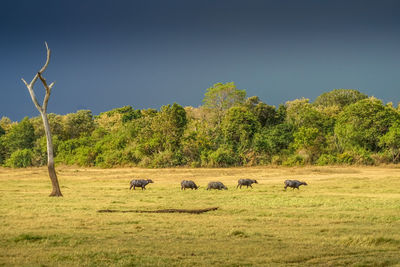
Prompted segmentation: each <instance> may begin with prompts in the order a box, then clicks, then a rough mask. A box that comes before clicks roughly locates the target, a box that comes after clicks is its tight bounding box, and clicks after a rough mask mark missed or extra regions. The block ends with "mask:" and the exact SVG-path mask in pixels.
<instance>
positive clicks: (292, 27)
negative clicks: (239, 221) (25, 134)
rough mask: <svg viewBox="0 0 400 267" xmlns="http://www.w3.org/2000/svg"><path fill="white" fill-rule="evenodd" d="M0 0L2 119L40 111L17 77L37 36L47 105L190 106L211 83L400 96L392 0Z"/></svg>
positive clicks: (270, 92) (312, 94)
mask: <svg viewBox="0 0 400 267" xmlns="http://www.w3.org/2000/svg"><path fill="white" fill-rule="evenodd" d="M1 3H2V5H1V8H0V38H1V39H0V70H1V72H0V117H2V116H7V117H9V118H10V119H11V120H13V121H19V120H21V119H22V118H23V117H25V116H29V117H33V116H38V115H39V113H38V111H37V110H36V108H35V107H34V105H33V103H32V101H31V99H30V96H29V93H28V90H27V89H26V87H25V85H24V84H23V83H22V81H21V78H24V79H25V80H27V81H28V82H30V81H31V79H32V78H33V76H34V75H35V73H36V72H37V71H38V70H39V69H40V68H41V66H42V65H43V64H44V62H45V59H46V48H45V45H44V42H45V41H47V43H48V45H49V47H50V49H51V50H52V58H51V60H50V64H49V66H48V68H47V70H46V72H45V73H44V75H43V76H44V77H45V78H46V79H47V81H48V82H49V83H50V82H52V81H55V85H54V87H53V90H52V95H51V97H50V100H49V105H48V113H57V114H67V113H72V112H76V111H77V110H79V109H90V110H91V111H92V112H93V114H95V115H97V114H99V113H101V112H104V111H108V110H111V109H113V108H118V107H122V106H126V105H130V106H132V107H134V108H135V109H147V108H155V109H159V108H160V107H161V106H162V105H167V104H172V103H174V102H176V103H178V104H180V105H182V106H194V107H197V106H200V105H202V100H203V98H204V94H205V92H206V90H207V88H209V87H212V86H213V84H215V83H218V82H222V83H226V82H235V84H236V86H237V88H238V89H245V90H246V92H247V96H249V97H250V96H254V95H256V96H259V97H260V99H261V100H262V101H263V102H265V103H267V104H269V105H275V106H277V105H279V104H281V103H285V102H286V101H289V100H294V99H297V98H301V97H305V98H309V99H310V101H313V100H314V99H315V98H316V97H317V96H319V95H320V94H322V93H324V92H328V91H331V90H333V89H339V88H345V89H357V90H359V91H361V92H363V93H365V94H368V95H370V96H375V97H377V98H379V99H382V100H383V101H385V102H393V103H394V104H396V105H397V103H398V102H399V101H400V1H398V0H379V1H378V0H374V1H369V0H302V1H299V0H273V1H272V0H242V1H238V0H168V1H166V0H130V1H128V0H114V1H111V0H108V1H106V0H80V1H77V0H69V1H60V0H35V1H32V0H4V1H2V2H1ZM35 92H36V94H37V95H38V98H39V101H40V102H42V98H43V95H44V89H43V86H42V85H41V84H40V83H39V82H37V83H36V85H35Z"/></svg>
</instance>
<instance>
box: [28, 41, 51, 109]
mask: <svg viewBox="0 0 400 267" xmlns="http://www.w3.org/2000/svg"><path fill="white" fill-rule="evenodd" d="M44 43H45V45H46V50H47V57H46V63H44V65H43V67H42V68H41V69H40V70H39V71H38V73H36V75H35V77H33V79H32V81H31V82H30V83H29V84H28V83H27V82H26V81H25V79H24V78H21V80H22V81H23V82H24V84H25V85H26V87H27V88H28V91H29V94H30V95H31V98H32V102H33V103H34V104H35V106H36V108H37V109H38V110H39V111H40V112H41V113H42V112H46V110H47V102H48V101H49V97H50V92H51V88H52V87H53V85H54V82H53V83H51V84H50V85H47V82H46V80H45V79H44V78H43V76H42V73H43V72H44V71H45V70H46V68H47V66H48V65H49V62H50V55H51V50H50V49H49V46H48V45H47V42H44ZM38 78H40V80H41V81H42V83H43V86H44V88H45V89H46V95H45V97H44V100H43V106H41V105H40V104H39V102H38V101H37V98H36V95H35V92H34V91H33V86H34V85H35V82H36V81H37V79H38Z"/></svg>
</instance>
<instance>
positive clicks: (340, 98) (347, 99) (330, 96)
mask: <svg viewBox="0 0 400 267" xmlns="http://www.w3.org/2000/svg"><path fill="white" fill-rule="evenodd" d="M365 98H368V96H367V95H366V94H363V93H361V92H359V91H357V90H354V89H334V90H332V91H330V92H326V93H323V94H321V95H320V96H318V97H317V98H316V99H315V101H314V105H317V106H324V107H329V106H339V107H340V108H341V109H343V108H344V107H345V106H348V105H350V104H353V103H356V102H357V101H359V100H362V99H365Z"/></svg>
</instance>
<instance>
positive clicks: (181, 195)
mask: <svg viewBox="0 0 400 267" xmlns="http://www.w3.org/2000/svg"><path fill="white" fill-rule="evenodd" d="M57 172H58V176H59V180H60V184H61V190H62V193H63V194H64V197H62V198H51V197H48V194H49V193H50V191H51V188H50V186H51V185H50V180H49V178H48V175H47V171H46V169H45V168H28V169H4V168H0V266H2V265H4V266H57V265H58V266H66V265H68V266H110V265H111V266H213V265H214V266H299V265H317V266H318V265H319V266H392V265H400V252H399V251H400V169H397V168H393V167H391V168H390V167H387V168H378V167H364V168H356V167H351V168H339V167H312V168H311V167H306V168H262V167H257V168H229V169H187V168H176V169H139V168H125V169H105V170H103V169H95V168H86V169H84V168H72V167H58V168H57ZM134 178H150V179H152V180H153V181H154V182H155V183H154V184H149V185H148V186H147V188H148V189H147V190H145V191H142V190H135V191H133V190H131V191H129V181H130V180H131V179H134ZM239 178H251V179H257V180H258V182H259V184H255V185H253V187H254V189H246V188H243V189H241V190H240V189H236V184H237V180H238V179H239ZM288 178H293V179H299V180H305V181H307V183H308V184H309V185H308V186H302V187H301V188H300V190H294V191H293V190H291V189H288V190H287V191H286V192H285V191H283V181H284V180H285V179H288ZM183 179H191V180H194V181H196V183H197V184H200V185H201V187H200V189H199V190H193V191H192V190H186V191H181V190H180V185H179V184H180V181H181V180H183ZM217 180H219V181H222V182H223V183H224V184H225V185H227V186H228V188H229V190H227V191H225V190H223V191H207V190H205V188H206V185H207V182H209V181H217ZM214 206H218V207H219V209H218V210H216V211H211V212H207V213H203V214H181V213H171V214H164V213H98V212H96V211H97V210H100V209H114V210H156V209H169V208H173V209H196V208H208V207H214Z"/></svg>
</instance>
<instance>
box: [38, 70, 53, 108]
mask: <svg viewBox="0 0 400 267" xmlns="http://www.w3.org/2000/svg"><path fill="white" fill-rule="evenodd" d="M37 75H38V76H39V79H40V80H41V81H42V83H43V86H44V89H46V95H45V96H44V100H43V110H44V112H46V111H47V102H48V101H49V97H50V93H51V87H53V85H54V83H51V84H50V86H51V87H50V86H48V85H47V82H46V79H45V78H43V76H42V74H41V73H40V72H38V74H37Z"/></svg>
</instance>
